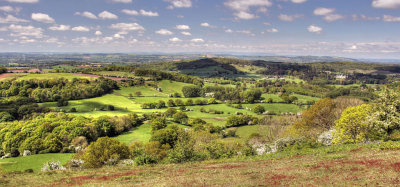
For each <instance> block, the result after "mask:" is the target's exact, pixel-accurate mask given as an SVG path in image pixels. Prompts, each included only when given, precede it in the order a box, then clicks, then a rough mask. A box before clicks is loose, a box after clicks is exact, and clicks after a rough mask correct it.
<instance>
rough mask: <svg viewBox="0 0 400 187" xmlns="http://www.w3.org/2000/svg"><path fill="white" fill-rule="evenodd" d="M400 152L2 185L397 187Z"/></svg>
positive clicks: (24, 178)
mask: <svg viewBox="0 0 400 187" xmlns="http://www.w3.org/2000/svg"><path fill="white" fill-rule="evenodd" d="M399 159H400V152H399V151H398V150H378V149H375V148H371V147H370V146H368V145H341V146H331V147H321V148H316V149H313V151H308V150H307V149H305V150H300V151H294V152H291V153H289V152H282V153H276V154H270V155H265V156H255V157H246V158H244V157H241V158H238V159H230V160H212V161H207V162H195V163H186V164H160V165H155V166H137V167H132V166H114V167H103V168H100V169H85V170H71V171H63V172H53V173H50V174H42V173H10V174H7V175H0V185H1V186H27V185H32V184H34V185H36V186H42V185H45V186H64V185H68V186H398V185H400V180H399V177H400V173H399V172H400V162H399Z"/></svg>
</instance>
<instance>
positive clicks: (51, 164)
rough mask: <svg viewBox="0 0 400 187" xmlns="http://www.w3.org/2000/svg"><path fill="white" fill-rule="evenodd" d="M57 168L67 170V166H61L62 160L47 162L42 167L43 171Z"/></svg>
mask: <svg viewBox="0 0 400 187" xmlns="http://www.w3.org/2000/svg"><path fill="white" fill-rule="evenodd" d="M55 170H65V167H63V166H61V163H60V161H56V162H54V161H51V162H46V163H45V164H44V165H43V167H42V171H43V172H48V171H55Z"/></svg>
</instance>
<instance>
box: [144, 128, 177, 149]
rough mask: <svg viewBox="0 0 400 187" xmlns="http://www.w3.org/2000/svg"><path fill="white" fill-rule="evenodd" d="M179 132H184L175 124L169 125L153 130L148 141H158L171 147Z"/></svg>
mask: <svg viewBox="0 0 400 187" xmlns="http://www.w3.org/2000/svg"><path fill="white" fill-rule="evenodd" d="M181 133H184V131H183V129H182V128H180V127H178V126H177V125H170V126H168V127H166V128H163V129H161V130H158V131H155V132H154V133H153V134H152V136H151V139H150V141H158V142H160V143H161V144H162V145H165V144H168V145H170V146H171V147H172V148H173V147H174V146H175V143H176V141H177V140H178V136H179V134H181Z"/></svg>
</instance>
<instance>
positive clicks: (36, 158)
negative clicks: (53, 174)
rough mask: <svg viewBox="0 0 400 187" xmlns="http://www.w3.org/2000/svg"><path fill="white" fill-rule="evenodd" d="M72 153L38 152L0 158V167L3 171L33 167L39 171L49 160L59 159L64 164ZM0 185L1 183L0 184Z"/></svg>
mask: <svg viewBox="0 0 400 187" xmlns="http://www.w3.org/2000/svg"><path fill="white" fill-rule="evenodd" d="M73 155H74V154H72V153H55V154H38V155H31V156H27V157H15V158H7V159H2V160H0V169H1V170H3V171H24V170H26V169H33V171H36V172H37V171H40V170H41V168H42V167H43V164H45V163H46V162H49V161H60V162H61V164H62V165H64V164H66V163H67V162H68V160H70V159H71V158H72V156H73ZM0 186H1V185H0Z"/></svg>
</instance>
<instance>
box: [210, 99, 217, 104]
mask: <svg viewBox="0 0 400 187" xmlns="http://www.w3.org/2000/svg"><path fill="white" fill-rule="evenodd" d="M208 104H217V100H216V99H215V98H210V99H208Z"/></svg>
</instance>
